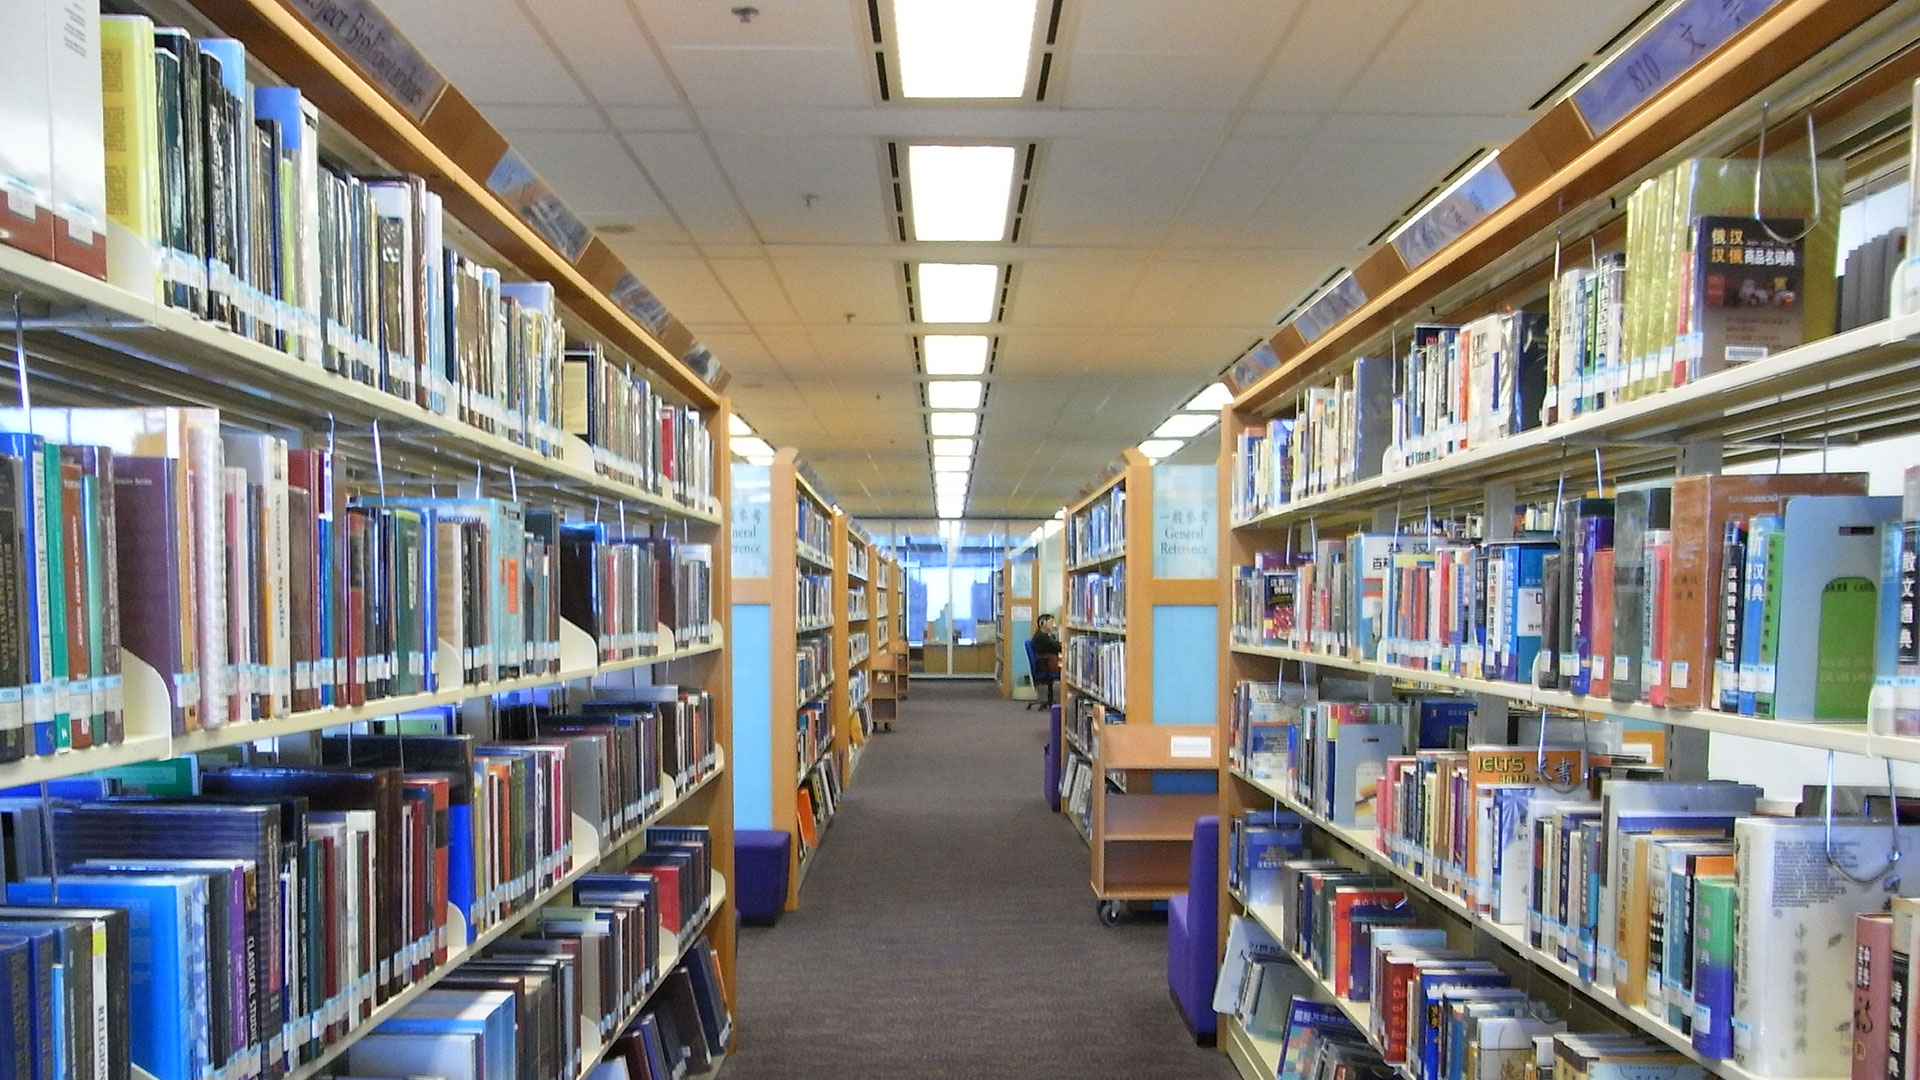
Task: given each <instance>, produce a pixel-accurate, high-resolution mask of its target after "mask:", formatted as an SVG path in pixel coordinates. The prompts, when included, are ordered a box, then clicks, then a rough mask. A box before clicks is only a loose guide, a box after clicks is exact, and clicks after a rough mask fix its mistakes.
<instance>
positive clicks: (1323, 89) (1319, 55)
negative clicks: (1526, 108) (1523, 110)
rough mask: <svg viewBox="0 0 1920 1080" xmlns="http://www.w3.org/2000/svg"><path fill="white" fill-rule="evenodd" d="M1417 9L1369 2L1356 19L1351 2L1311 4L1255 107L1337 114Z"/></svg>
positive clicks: (1404, 0) (1398, 1)
mask: <svg viewBox="0 0 1920 1080" xmlns="http://www.w3.org/2000/svg"><path fill="white" fill-rule="evenodd" d="M1414 3H1415V0H1367V14H1366V17H1365V18H1355V17H1354V11H1353V5H1352V3H1351V2H1350V0H1309V2H1308V3H1307V6H1306V10H1304V11H1302V12H1301V14H1300V19H1299V21H1298V22H1296V23H1295V24H1294V26H1293V30H1292V32H1291V33H1289V34H1288V35H1287V40H1286V41H1285V43H1283V44H1282V45H1281V47H1280V54H1279V56H1278V58H1277V59H1276V60H1275V61H1274V64H1273V66H1272V67H1271V68H1269V69H1268V70H1267V77H1266V80H1265V81H1264V82H1262V83H1261V85H1260V89H1259V91H1258V92H1257V93H1256V94H1255V96H1254V99H1253V107H1254V108H1256V109H1269V110H1276V111H1283V112H1306V113H1319V112H1327V111H1329V110H1331V109H1333V108H1336V107H1337V106H1339V104H1340V103H1341V101H1342V99H1344V98H1345V97H1346V94H1347V90H1348V88H1349V87H1351V86H1352V85H1353V82H1354V79H1355V78H1356V76H1357V75H1358V74H1359V73H1360V71H1361V70H1362V69H1364V68H1365V67H1366V66H1367V64H1368V63H1369V61H1370V60H1371V58H1372V57H1373V56H1374V54H1375V53H1376V52H1378V51H1379V49H1380V47H1381V45H1382V44H1383V43H1385V42H1386V40H1387V38H1388V37H1389V36H1390V35H1391V34H1392V33H1393V30H1394V27H1395V26H1397V25H1399V23H1400V21H1401V20H1402V19H1404V18H1406V15H1407V12H1409V11H1410V10H1412V8H1413V6H1414ZM1475 25H1477V26H1486V25H1490V24H1485V23H1476V24H1475ZM1488 81H1490V82H1497V81H1498V79H1497V78H1496V79H1489V80H1488Z"/></svg>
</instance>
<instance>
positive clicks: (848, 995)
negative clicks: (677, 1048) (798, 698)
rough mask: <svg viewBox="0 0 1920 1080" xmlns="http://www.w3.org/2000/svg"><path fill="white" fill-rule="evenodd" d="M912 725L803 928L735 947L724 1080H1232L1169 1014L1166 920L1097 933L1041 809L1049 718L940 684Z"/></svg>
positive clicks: (848, 808) (901, 731)
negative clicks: (733, 1006)
mask: <svg viewBox="0 0 1920 1080" xmlns="http://www.w3.org/2000/svg"><path fill="white" fill-rule="evenodd" d="M901 714H902V719H901V720H900V722H899V723H898V724H896V725H895V728H894V731H893V733H892V734H886V733H881V734H880V735H878V736H877V738H876V739H875V740H874V742H873V743H872V744H871V745H870V746H869V747H868V752H867V754H866V756H865V758H864V759H863V760H862V761H861V764H860V770H859V773H858V775H857V776H856V777H855V778H854V782H853V784H852V787H851V790H850V791H849V792H848V794H847V798H846V800H845V802H844V804H843V806H842V809H841V812H840V816H839V817H838V818H837V819H836V820H835V821H834V823H833V826H832V827H831V828H830V829H829V830H828V833H827V836H826V838H825V840H824V842H823V845H822V847H821V849H820V852H819V854H818V856H817V858H816V859H815V862H814V864H813V866H812V867H811V868H810V869H809V872H808V875H807V879H806V883H805V888H804V891H803V892H802V895H801V908H800V910H799V911H796V912H789V913H787V914H786V915H785V916H783V917H782V918H781V920H780V925H779V926H777V927H774V928H771V929H755V928H752V927H748V928H745V929H743V930H742V931H741V939H740V975H739V979H740V994H739V1001H740V1008H739V1017H738V1019H739V1024H740V1040H739V1044H738V1050H737V1052H736V1053H735V1054H734V1055H732V1056H731V1057H729V1058H728V1060H727V1064H726V1068H725V1070H724V1076H725V1080H922V1078H952V1080H961V1078H965V1080H1016V1078H1017V1080H1078V1078H1081V1077H1087V1078H1094V1077H1098V1078H1100V1080H1112V1078H1116V1077H1121V1078H1135V1077H1139V1078H1153V1080H1159V1078H1169V1080H1171V1078H1193V1080H1212V1078H1216V1077H1217V1078H1223V1080H1224V1078H1229V1077H1232V1076H1233V1075H1234V1071H1233V1068H1232V1066H1231V1065H1229V1064H1228V1062H1227V1060H1226V1058H1225V1056H1224V1055H1221V1054H1219V1053H1217V1052H1216V1051H1214V1050H1211V1049H1200V1048H1197V1047H1195V1046H1194V1044H1193V1040H1192V1037H1191V1036H1190V1035H1188V1034H1187V1030H1186V1028H1185V1027H1184V1026H1183V1025H1182V1024H1181V1022H1180V1018H1179V1015H1178V1014H1177V1012H1176V1011H1175V1009H1174V1006H1173V1003H1172V1001H1171V1000H1169V999H1168V997H1167V989H1166V975H1165V970H1166V936H1167V931H1166V921H1165V919H1164V918H1163V917H1159V916H1144V917H1141V918H1138V919H1137V920H1135V921H1131V922H1128V923H1125V924H1123V925H1121V926H1118V927H1113V928H1106V927H1102V926H1100V925H1099V923H1098V921H1097V920H1096V919H1095V913H1094V898H1093V893H1092V890H1091V889H1090V888H1089V887H1088V883H1087V875H1088V863H1087V848H1086V845H1085V844H1083V843H1082V842H1081V841H1080V838H1079V836H1078V835H1076V834H1075V833H1074V831H1073V828H1072V826H1070V825H1069V824H1068V823H1067V821H1066V819H1065V818H1062V817H1060V816H1059V815H1057V814H1053V813H1051V812H1049V811H1048V810H1047V807H1046V803H1045V802H1044V801H1043V800H1042V792H1041V780H1040V773H1041V757H1040V753H1041V744H1042V742H1043V741H1044V738H1045V732H1046V721H1045V718H1044V714H1043V713H1042V712H1041V711H1039V710H1038V709H1036V710H1034V711H1031V712H1027V711H1023V709H1022V708H1021V704H1020V703H1019V702H1009V701H1006V700H1003V699H1002V698H1000V696H999V695H998V693H997V691H996V690H995V689H994V687H993V684H992V683H944V684H943V683H934V682H916V683H915V684H914V686H913V690H912V694H911V696H910V697H909V698H908V699H907V701H906V702H904V703H903V704H902V707H901Z"/></svg>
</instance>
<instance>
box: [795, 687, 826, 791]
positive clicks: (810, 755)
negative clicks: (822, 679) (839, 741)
mask: <svg viewBox="0 0 1920 1080" xmlns="http://www.w3.org/2000/svg"><path fill="white" fill-rule="evenodd" d="M832 749H833V719H832V718H831V717H829V716H828V715H827V705H826V702H824V701H822V702H815V703H813V704H810V705H807V706H806V707H804V708H802V709H800V710H798V711H797V712H795V713H794V737H793V752H794V766H795V768H796V770H797V772H796V773H795V775H798V776H805V775H806V774H807V770H809V769H811V768H813V767H814V765H815V764H817V763H818V762H819V761H820V759H821V758H823V757H826V756H827V755H828V753H829V752H831V751H832Z"/></svg>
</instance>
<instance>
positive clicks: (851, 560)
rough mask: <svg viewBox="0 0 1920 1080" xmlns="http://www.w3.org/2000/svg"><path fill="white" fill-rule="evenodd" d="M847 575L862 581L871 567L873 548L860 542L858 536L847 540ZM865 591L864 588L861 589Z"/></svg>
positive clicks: (865, 578)
mask: <svg viewBox="0 0 1920 1080" xmlns="http://www.w3.org/2000/svg"><path fill="white" fill-rule="evenodd" d="M846 558H847V576H848V577H850V578H852V579H853V580H855V581H859V582H864V581H866V580H867V576H868V574H869V572H870V571H871V570H872V568H873V549H872V548H870V547H868V546H867V545H866V544H864V543H862V542H861V541H860V539H859V537H857V536H856V537H853V538H851V539H849V540H848V541H847V555H846ZM860 591H861V592H865V591H866V590H865V589H861V590H860Z"/></svg>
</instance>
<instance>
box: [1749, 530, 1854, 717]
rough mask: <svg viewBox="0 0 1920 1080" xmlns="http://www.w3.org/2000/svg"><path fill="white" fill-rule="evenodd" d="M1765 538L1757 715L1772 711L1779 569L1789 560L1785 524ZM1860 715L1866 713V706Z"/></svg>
mask: <svg viewBox="0 0 1920 1080" xmlns="http://www.w3.org/2000/svg"><path fill="white" fill-rule="evenodd" d="M1766 540H1767V554H1766V560H1767V579H1766V580H1767V591H1766V599H1765V600H1764V601H1763V602H1762V607H1761V609H1760V666H1759V668H1757V669H1756V670H1755V673H1754V684H1753V715H1755V716H1772V715H1773V698H1774V680H1775V675H1776V674H1777V672H1778V671H1779V664H1780V572H1781V569H1782V567H1783V565H1784V564H1785V562H1786V552H1787V531H1786V529H1784V528H1780V529H1773V530H1770V531H1768V533H1767V534H1766ZM1867 625H1868V626H1871V625H1873V624H1872V623H1871V622H1868V623H1867ZM1861 715H1863V716H1864V715H1866V711H1865V709H1864V708H1863V709H1862V710H1861Z"/></svg>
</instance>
